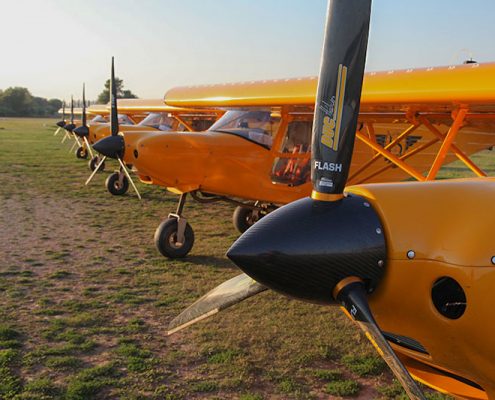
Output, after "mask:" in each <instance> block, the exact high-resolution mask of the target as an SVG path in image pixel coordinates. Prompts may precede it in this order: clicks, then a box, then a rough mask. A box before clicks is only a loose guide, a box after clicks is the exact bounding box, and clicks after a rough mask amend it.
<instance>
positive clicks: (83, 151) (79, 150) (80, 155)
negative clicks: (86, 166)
mask: <svg viewBox="0 0 495 400" xmlns="http://www.w3.org/2000/svg"><path fill="white" fill-rule="evenodd" d="M76 157H77V158H80V159H86V158H88V152H87V150H86V149H85V148H84V147H83V146H79V147H78V148H77V150H76Z"/></svg>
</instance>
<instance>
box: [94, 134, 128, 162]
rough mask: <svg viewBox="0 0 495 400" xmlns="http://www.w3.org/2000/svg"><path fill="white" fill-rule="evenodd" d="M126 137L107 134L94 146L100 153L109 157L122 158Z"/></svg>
mask: <svg viewBox="0 0 495 400" xmlns="http://www.w3.org/2000/svg"><path fill="white" fill-rule="evenodd" d="M124 145H125V143H124V138H123V136H121V135H115V136H107V137H105V138H103V139H100V140H98V141H97V142H96V143H95V144H94V145H93V148H94V149H95V150H96V151H97V152H98V153H100V154H103V155H104V156H107V157H109V158H122V157H123V156H124Z"/></svg>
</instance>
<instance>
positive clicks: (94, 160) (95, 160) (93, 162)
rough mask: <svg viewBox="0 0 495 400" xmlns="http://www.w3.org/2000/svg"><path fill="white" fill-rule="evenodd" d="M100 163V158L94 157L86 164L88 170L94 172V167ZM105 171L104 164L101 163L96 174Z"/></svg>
mask: <svg viewBox="0 0 495 400" xmlns="http://www.w3.org/2000/svg"><path fill="white" fill-rule="evenodd" d="M99 162H100V158H99V157H98V156H94V157H93V158H92V159H91V160H89V162H88V166H89V169H90V170H91V171H94V170H95V168H96V166H97V165H98V163H99ZM104 169H105V162H103V164H101V165H100V169H99V170H98V172H101V171H103V170H104Z"/></svg>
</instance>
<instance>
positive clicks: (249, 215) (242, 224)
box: [232, 206, 262, 233]
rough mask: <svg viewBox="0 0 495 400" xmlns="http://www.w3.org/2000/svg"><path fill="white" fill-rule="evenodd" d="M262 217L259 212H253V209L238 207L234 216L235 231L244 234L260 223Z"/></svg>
mask: <svg viewBox="0 0 495 400" xmlns="http://www.w3.org/2000/svg"><path fill="white" fill-rule="evenodd" d="M261 217H262V215H261V213H260V212H259V211H258V210H253V209H251V208H247V207H242V206H237V207H236V208H235V210H234V215H232V222H233V223H234V227H235V229H237V230H238V231H239V232H240V233H244V232H246V231H247V230H248V228H250V227H251V226H253V225H254V223H255V222H258V221H259V220H260V218H261Z"/></svg>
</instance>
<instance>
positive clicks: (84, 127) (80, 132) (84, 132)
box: [74, 83, 89, 139]
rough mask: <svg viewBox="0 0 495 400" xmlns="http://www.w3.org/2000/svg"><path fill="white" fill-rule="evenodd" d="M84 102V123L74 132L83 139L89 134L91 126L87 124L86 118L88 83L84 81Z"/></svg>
mask: <svg viewBox="0 0 495 400" xmlns="http://www.w3.org/2000/svg"><path fill="white" fill-rule="evenodd" d="M82 101H83V104H82V125H81V126H78V127H77V128H75V129H74V133H75V134H76V135H77V136H79V137H80V138H81V139H84V138H87V137H88V136H89V128H88V125H87V123H86V122H87V118H86V85H85V84H84V83H83V100H82Z"/></svg>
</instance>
